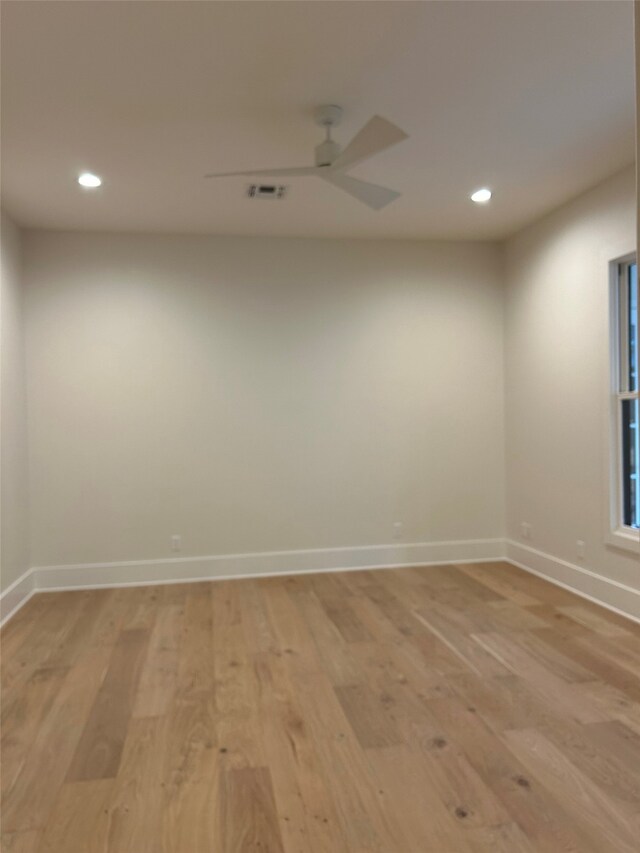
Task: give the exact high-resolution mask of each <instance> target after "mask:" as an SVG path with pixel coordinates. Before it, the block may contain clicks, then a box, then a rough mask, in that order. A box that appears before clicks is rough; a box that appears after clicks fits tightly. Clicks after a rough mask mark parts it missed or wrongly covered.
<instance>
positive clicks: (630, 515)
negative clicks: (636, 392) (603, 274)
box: [622, 312, 640, 528]
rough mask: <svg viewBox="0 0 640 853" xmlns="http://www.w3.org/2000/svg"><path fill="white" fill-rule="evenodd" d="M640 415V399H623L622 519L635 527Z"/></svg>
mask: <svg viewBox="0 0 640 853" xmlns="http://www.w3.org/2000/svg"><path fill="white" fill-rule="evenodd" d="M636 316H637V312H636ZM639 416H640V401H638V400H623V401H622V521H623V524H625V525H626V526H627V527H635V528H640V423H639Z"/></svg>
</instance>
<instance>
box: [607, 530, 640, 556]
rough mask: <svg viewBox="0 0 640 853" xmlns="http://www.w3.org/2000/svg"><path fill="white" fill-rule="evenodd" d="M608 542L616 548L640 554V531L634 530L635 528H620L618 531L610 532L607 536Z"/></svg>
mask: <svg viewBox="0 0 640 853" xmlns="http://www.w3.org/2000/svg"><path fill="white" fill-rule="evenodd" d="M606 542H607V545H613V547H614V548H622V549H623V550H624V551H631V553H633V554H640V530H634V529H633V527H618V528H617V529H616V530H610V531H609V533H608V534H607V536H606Z"/></svg>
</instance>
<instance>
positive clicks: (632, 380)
mask: <svg viewBox="0 0 640 853" xmlns="http://www.w3.org/2000/svg"><path fill="white" fill-rule="evenodd" d="M613 278H614V282H613V284H614V300H613V304H614V307H615V311H614V320H615V327H616V328H615V329H614V331H615V334H614V340H615V342H616V346H615V350H614V351H615V358H614V365H613V367H614V369H613V378H614V389H613V390H614V395H613V396H614V407H615V412H614V429H615V454H614V459H615V467H616V476H615V481H616V494H617V500H616V502H615V504H616V505H615V513H616V516H617V518H616V519H615V522H616V524H615V526H616V527H617V528H618V529H621V530H622V531H623V532H624V531H627V532H628V533H631V532H633V531H635V530H640V399H639V394H638V385H639V382H638V377H639V371H638V264H637V261H636V259H635V257H628V258H624V259H623V260H621V261H617V262H616V263H615V264H614V277H613Z"/></svg>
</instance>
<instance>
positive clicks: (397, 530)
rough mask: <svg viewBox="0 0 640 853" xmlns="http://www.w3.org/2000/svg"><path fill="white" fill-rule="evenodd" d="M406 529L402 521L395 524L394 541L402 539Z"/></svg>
mask: <svg viewBox="0 0 640 853" xmlns="http://www.w3.org/2000/svg"><path fill="white" fill-rule="evenodd" d="M403 529H404V525H403V523H402V522H401V521H394V522H393V538H394V539H402V531H403Z"/></svg>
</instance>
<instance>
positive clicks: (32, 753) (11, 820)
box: [2, 648, 111, 832]
mask: <svg viewBox="0 0 640 853" xmlns="http://www.w3.org/2000/svg"><path fill="white" fill-rule="evenodd" d="M110 657H111V654H110V652H109V650H108V649H101V648H98V649H92V650H91V651H90V653H89V654H87V655H85V656H83V657H82V659H81V660H80V661H79V663H77V664H76V666H75V667H74V668H73V671H72V672H70V673H68V674H67V676H66V677H65V679H64V680H63V682H62V684H61V686H60V689H59V691H58V693H57V695H56V697H55V699H54V701H53V703H52V705H51V708H50V710H49V712H48V713H47V714H46V716H45V717H44V719H43V720H42V721H41V723H40V724H39V726H38V730H37V734H36V736H35V738H34V739H33V741H32V743H31V745H30V747H29V749H28V752H27V754H26V756H25V757H24V760H23V762H22V766H21V767H20V771H19V772H18V773H17V775H16V776H15V782H14V783H13V784H12V786H11V788H10V789H9V791H8V792H7V793H6V794H5V797H4V799H3V803H2V828H3V831H5V832H17V831H20V830H27V829H42V828H43V826H44V823H45V820H46V818H47V816H48V814H49V810H50V809H51V806H52V805H53V803H54V801H55V798H56V796H57V794H58V789H59V788H60V786H61V784H62V782H63V780H64V778H65V776H66V773H67V770H68V768H69V765H70V763H71V760H72V758H73V755H74V752H75V750H76V748H77V745H78V741H79V738H80V736H81V733H82V727H83V725H84V724H85V721H86V719H87V716H88V714H89V711H90V709H91V706H92V705H93V702H94V699H95V696H96V694H97V692H98V690H99V688H100V685H101V683H102V680H103V678H104V675H105V673H106V671H107V668H108V665H109V660H110Z"/></svg>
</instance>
